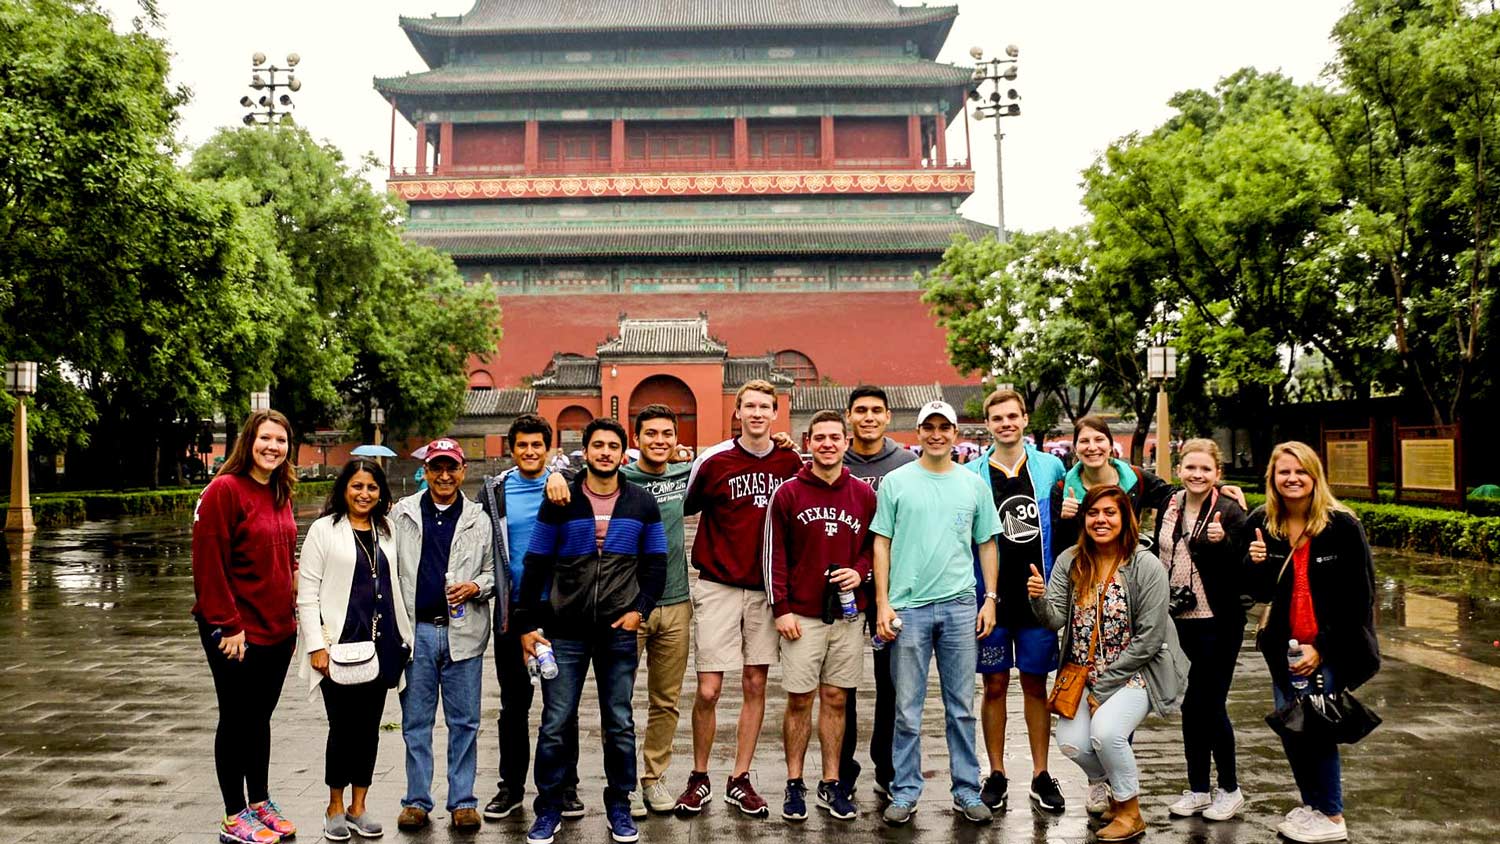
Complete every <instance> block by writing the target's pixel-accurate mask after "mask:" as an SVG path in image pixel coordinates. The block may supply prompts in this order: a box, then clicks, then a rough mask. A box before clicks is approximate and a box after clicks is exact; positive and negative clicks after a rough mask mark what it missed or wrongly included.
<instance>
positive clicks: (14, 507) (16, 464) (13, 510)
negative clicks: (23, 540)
mask: <svg viewBox="0 0 1500 844" xmlns="http://www.w3.org/2000/svg"><path fill="white" fill-rule="evenodd" d="M5 389H6V391H7V392H9V393H11V394H12V395H14V396H15V397H16V432H15V439H14V440H13V441H12V443H11V461H10V507H9V508H8V509H7V510H6V511H5V529H6V530H7V531H20V532H21V533H30V532H31V531H34V530H36V522H34V521H32V518H31V467H30V465H29V464H30V454H29V450H28V448H27V444H26V397H27V396H29V395H33V394H35V393H36V362H35V361H15V362H11V363H7V364H6V365H5Z"/></svg>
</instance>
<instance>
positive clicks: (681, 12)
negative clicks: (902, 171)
mask: <svg viewBox="0 0 1500 844" xmlns="http://www.w3.org/2000/svg"><path fill="white" fill-rule="evenodd" d="M957 15H958V7H957V6H932V7H928V6H926V5H923V6H920V7H913V6H898V5H896V4H895V3H893V2H891V0H733V2H729V0H607V2H603V3H600V2H598V0H475V3H474V7H473V8H472V9H470V10H469V12H468V14H465V15H457V16H451V15H450V16H444V17H438V16H433V17H430V18H417V17H403V18H401V26H402V28H403V29H405V30H407V31H408V32H411V33H420V34H428V35H499V34H521V33H547V32H601V31H626V32H629V31H662V30H667V31H671V30H703V29H742V28H746V27H755V28H778V29H780V28H804V27H814V26H816V27H829V28H880V27H889V26H896V25H916V24H922V23H928V22H933V21H940V20H948V19H951V18H953V17H956V16H957Z"/></svg>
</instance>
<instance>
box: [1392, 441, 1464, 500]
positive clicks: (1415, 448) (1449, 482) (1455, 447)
mask: <svg viewBox="0 0 1500 844" xmlns="http://www.w3.org/2000/svg"><path fill="white" fill-rule="evenodd" d="M1396 501H1398V502H1422V503H1428V504H1442V505H1446V506H1449V507H1463V504H1464V485H1463V453H1462V451H1461V450H1460V442H1459V428H1458V426H1457V425H1427V426H1422V427H1414V428H1401V427H1398V428H1396Z"/></svg>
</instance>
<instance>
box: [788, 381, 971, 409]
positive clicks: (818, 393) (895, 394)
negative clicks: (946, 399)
mask: <svg viewBox="0 0 1500 844" xmlns="http://www.w3.org/2000/svg"><path fill="white" fill-rule="evenodd" d="M852 389H854V388H853V387H842V386H837V387H836V386H823V385H820V386H817V387H798V388H796V389H795V390H793V391H792V410H794V411H796V412H799V413H802V412H807V413H811V412H814V411H819V410H843V409H844V408H845V407H848V406H849V391H850V390H852ZM882 389H884V390H885V395H886V398H887V399H888V400H889V401H890V409H891V410H892V411H894V412H901V411H907V412H913V411H916V410H919V409H921V407H922V405H924V404H926V403H928V402H930V401H936V400H938V399H941V398H942V397H943V394H942V391H941V390H940V389H939V387H938V386H937V385H936V384H912V385H907V386H893V387H891V386H883V387H882Z"/></svg>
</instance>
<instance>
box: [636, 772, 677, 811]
mask: <svg viewBox="0 0 1500 844" xmlns="http://www.w3.org/2000/svg"><path fill="white" fill-rule="evenodd" d="M642 791H643V792H644V796H645V798H646V808H648V809H650V810H651V811H653V812H663V813H665V812H670V811H672V810H673V809H676V808H677V795H675V794H673V793H672V792H671V790H670V789H668V788H667V786H666V784H665V783H663V782H662V781H661V780H657V781H656V782H654V783H651V784H650V785H648V786H646V787H645V788H644V789H642Z"/></svg>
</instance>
